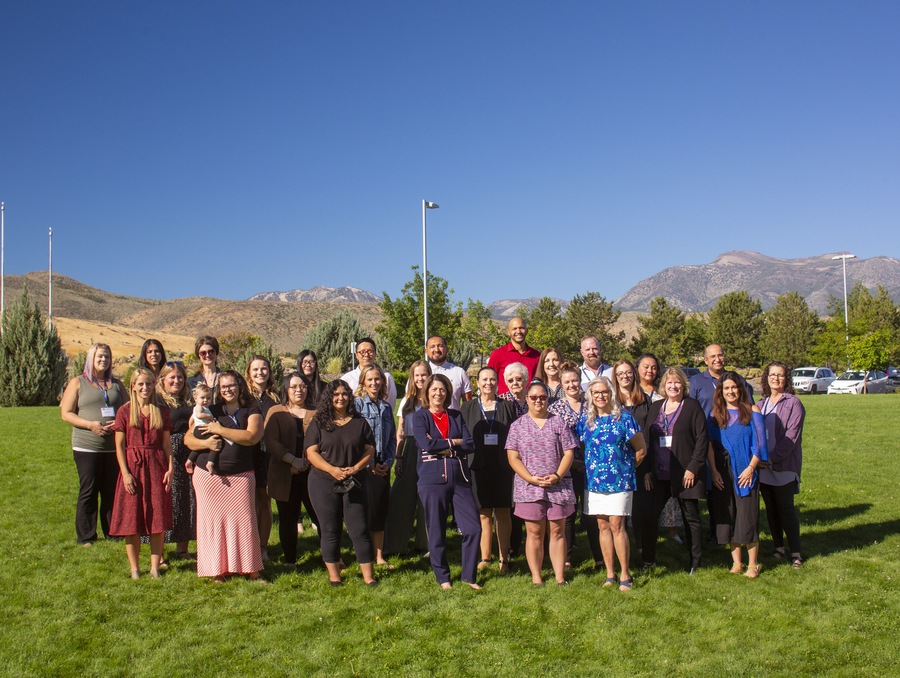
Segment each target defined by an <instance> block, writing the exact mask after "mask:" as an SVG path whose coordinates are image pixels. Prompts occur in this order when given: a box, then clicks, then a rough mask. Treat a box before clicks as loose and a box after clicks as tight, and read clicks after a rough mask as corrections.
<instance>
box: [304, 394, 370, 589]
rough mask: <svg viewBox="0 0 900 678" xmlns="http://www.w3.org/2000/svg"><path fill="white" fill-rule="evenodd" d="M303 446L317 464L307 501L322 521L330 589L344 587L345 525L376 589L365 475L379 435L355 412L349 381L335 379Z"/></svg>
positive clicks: (323, 554)
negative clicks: (342, 549) (342, 550)
mask: <svg viewBox="0 0 900 678" xmlns="http://www.w3.org/2000/svg"><path fill="white" fill-rule="evenodd" d="M303 444H304V445H305V446H306V456H307V457H308V458H309V462H310V463H311V464H312V465H313V470H312V473H311V474H310V476H309V496H310V499H312V504H313V506H314V507H315V509H316V516H317V517H318V519H319V523H318V525H319V536H320V538H321V545H322V560H324V561H325V567H326V568H327V569H328V580H329V581H330V582H331V585H332V586H340V585H341V583H342V581H341V567H340V563H341V526H342V525H343V524H346V525H347V532H349V533H350V539H351V540H352V541H353V549H354V550H355V551H356V559H357V561H359V567H360V569H361V570H362V575H363V580H364V581H365V582H366V584H367V585H368V586H376V585H377V584H378V582H377V581H376V580H375V565H374V560H375V548H374V547H373V545H372V534H371V532H370V531H369V521H368V511H367V507H368V497H367V494H366V480H367V477H366V474H365V473H363V471H365V469H366V467H367V466H368V465H369V462H370V461H372V457H373V456H374V455H375V436H374V434H373V433H372V428H371V427H370V426H369V424H368V423H367V422H366V420H365V419H363V417H362V416H360V414H359V412H358V411H357V410H356V404H355V402H354V400H353V393H352V392H351V390H350V386H348V385H347V382H345V381H344V380H342V379H336V380H335V381H332V382H331V383H330V384H328V386H327V387H326V388H325V391H324V392H323V393H322V396H321V397H320V398H319V406H318V408H317V409H316V416H315V417H314V418H313V421H312V423H311V424H310V425H309V429H308V430H307V431H306V437H305V439H304V443H303Z"/></svg>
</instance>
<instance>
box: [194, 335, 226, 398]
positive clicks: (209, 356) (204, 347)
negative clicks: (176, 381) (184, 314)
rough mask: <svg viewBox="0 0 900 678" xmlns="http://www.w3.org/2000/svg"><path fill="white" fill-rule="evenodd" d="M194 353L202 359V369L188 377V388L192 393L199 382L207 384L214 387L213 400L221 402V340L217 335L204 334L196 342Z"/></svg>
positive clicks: (211, 387)
mask: <svg viewBox="0 0 900 678" xmlns="http://www.w3.org/2000/svg"><path fill="white" fill-rule="evenodd" d="M194 354H195V355H196V356H197V359H198V360H199V361H200V369H199V370H198V371H197V373H196V374H195V375H194V376H193V377H191V378H190V379H188V389H189V390H190V392H191V393H193V392H194V388H195V387H196V386H197V384H206V385H207V386H209V388H210V389H212V392H213V402H214V403H217V402H219V389H218V388H217V386H218V383H219V375H221V374H222V370H220V369H219V367H218V365H217V364H216V361H217V360H218V357H219V340H218V339H216V338H215V337H210V336H203V337H199V338H198V339H197V341H196V342H194Z"/></svg>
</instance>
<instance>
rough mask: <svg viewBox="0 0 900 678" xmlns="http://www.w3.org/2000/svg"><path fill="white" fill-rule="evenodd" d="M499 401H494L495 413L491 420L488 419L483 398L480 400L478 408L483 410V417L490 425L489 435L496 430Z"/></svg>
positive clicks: (492, 413) (492, 414)
mask: <svg viewBox="0 0 900 678" xmlns="http://www.w3.org/2000/svg"><path fill="white" fill-rule="evenodd" d="M496 402H497V401H494V411H493V412H491V418H490V419H488V418H487V413H486V412H485V411H484V405H482V404H481V398H479V399H478V407H480V408H481V416H482V417H483V418H484V420H485V421H486V422H487V423H488V433H491V432H492V431H493V430H494V419H496V418H497V405H496Z"/></svg>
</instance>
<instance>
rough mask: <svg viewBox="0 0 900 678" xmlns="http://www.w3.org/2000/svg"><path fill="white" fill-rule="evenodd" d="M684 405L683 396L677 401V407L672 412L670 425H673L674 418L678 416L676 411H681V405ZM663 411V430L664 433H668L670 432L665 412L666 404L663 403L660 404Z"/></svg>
mask: <svg viewBox="0 0 900 678" xmlns="http://www.w3.org/2000/svg"><path fill="white" fill-rule="evenodd" d="M682 405H684V398H682V399H681V402H680V403H678V407H676V408H675V411H674V412H672V426H675V419H677V418H678V413H679V412H680V411H681V406H682ZM662 413H663V431H665V433H666V435H669V434H670V433H671V432H670V431H669V415H668V414H666V405H665V403H663V406H662Z"/></svg>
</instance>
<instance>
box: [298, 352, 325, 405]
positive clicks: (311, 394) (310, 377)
mask: <svg viewBox="0 0 900 678" xmlns="http://www.w3.org/2000/svg"><path fill="white" fill-rule="evenodd" d="M297 374H299V375H300V378H301V379H303V381H304V382H306V407H307V408H308V409H311V410H314V409H316V405H317V404H318V402H319V396H321V395H322V393H323V392H324V391H325V387H326V386H327V385H328V384H326V383H325V380H324V379H322V377H320V376H319V359H318V358H317V357H316V352H315V351H311V350H309V349H305V350H303V351H300V355H298V356H297Z"/></svg>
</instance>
